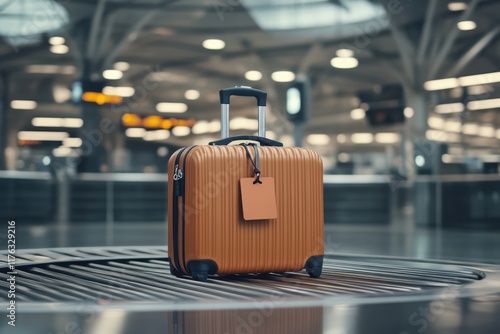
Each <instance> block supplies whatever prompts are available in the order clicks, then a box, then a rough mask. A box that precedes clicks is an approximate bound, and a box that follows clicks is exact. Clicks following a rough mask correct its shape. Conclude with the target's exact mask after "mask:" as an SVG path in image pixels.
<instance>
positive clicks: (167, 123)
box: [122, 114, 196, 130]
mask: <svg viewBox="0 0 500 334" xmlns="http://www.w3.org/2000/svg"><path fill="white" fill-rule="evenodd" d="M122 124H123V126H125V127H129V128H135V127H144V128H148V129H165V130H170V129H171V128H173V127H175V126H187V127H190V128H192V127H193V126H194V125H195V124H196V120H195V119H194V118H188V119H179V118H163V117H161V116H157V115H152V116H146V117H144V118H142V117H141V116H139V115H136V114H124V115H123V116H122Z"/></svg>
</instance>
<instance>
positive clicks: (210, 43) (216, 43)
mask: <svg viewBox="0 0 500 334" xmlns="http://www.w3.org/2000/svg"><path fill="white" fill-rule="evenodd" d="M225 46H226V43H225V42H224V41H223V40H221V39H206V40H204V41H203V47H204V48H205V49H208V50H222V49H224V47H225Z"/></svg>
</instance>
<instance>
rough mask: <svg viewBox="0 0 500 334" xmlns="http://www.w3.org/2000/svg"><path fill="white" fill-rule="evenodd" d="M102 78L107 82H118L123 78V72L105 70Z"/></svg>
mask: <svg viewBox="0 0 500 334" xmlns="http://www.w3.org/2000/svg"><path fill="white" fill-rule="evenodd" d="M102 77H103V78H104V79H106V80H118V79H121V78H122V77H123V72H122V71H119V70H105V71H103V72H102Z"/></svg>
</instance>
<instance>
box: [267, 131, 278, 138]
mask: <svg viewBox="0 0 500 334" xmlns="http://www.w3.org/2000/svg"><path fill="white" fill-rule="evenodd" d="M266 138H269V139H272V140H276V139H278V135H277V134H276V132H274V131H270V130H267V131H266Z"/></svg>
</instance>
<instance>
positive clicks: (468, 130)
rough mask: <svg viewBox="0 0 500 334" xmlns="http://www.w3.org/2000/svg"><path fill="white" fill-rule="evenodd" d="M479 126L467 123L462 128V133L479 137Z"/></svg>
mask: <svg viewBox="0 0 500 334" xmlns="http://www.w3.org/2000/svg"><path fill="white" fill-rule="evenodd" d="M477 130H478V126H477V124H474V123H467V124H464V125H463V126H462V133H463V134H466V135H472V136H473V135H477Z"/></svg>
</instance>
